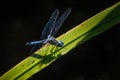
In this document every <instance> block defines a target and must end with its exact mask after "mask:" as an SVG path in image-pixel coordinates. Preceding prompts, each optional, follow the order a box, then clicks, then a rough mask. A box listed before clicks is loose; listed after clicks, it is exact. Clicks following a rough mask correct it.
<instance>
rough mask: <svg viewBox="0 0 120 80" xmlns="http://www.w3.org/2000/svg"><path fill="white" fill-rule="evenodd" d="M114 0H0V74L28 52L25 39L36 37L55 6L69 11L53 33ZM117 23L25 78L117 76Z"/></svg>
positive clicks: (100, 79) (102, 79) (98, 79)
mask: <svg viewBox="0 0 120 80" xmlns="http://www.w3.org/2000/svg"><path fill="white" fill-rule="evenodd" d="M117 1H118V0H63V1H62V0H39V1H31V0H29V1H22V0H19V1H18V0H17V1H11V0H10V1H2V2H0V4H1V5H0V14H1V15H0V36H1V38H0V75H2V74H4V73H5V72H6V71H8V70H9V69H11V68H12V67H13V66H15V65H16V64H17V63H19V62H20V61H22V60H23V59H25V58H26V57H28V56H29V51H30V49H31V47H29V46H25V42H27V41H33V40H39V39H40V34H41V31H42V29H43V27H44V25H45V23H46V22H47V20H48V19H49V17H50V15H51V14H52V12H53V11H54V10H55V9H59V10H60V14H62V13H63V12H64V11H65V10H66V9H67V8H72V12H71V14H70V15H69V17H68V18H67V20H66V21H65V23H64V24H63V25H62V27H61V29H60V31H59V32H58V34H57V35H56V36H59V35H61V34H63V33H64V32H66V31H68V30H69V29H71V28H73V27H74V26H76V25H78V24H80V23H81V22H83V21H84V20H86V19H88V18H90V17H92V16H93V15H95V14H97V13H98V12H100V11H102V10H104V9H106V8H107V7H109V6H111V5H113V4H114V3H116V2H117ZM119 76H120V24H118V25H116V26H114V27H113V28H111V29H109V30H107V31H106V32H104V33H102V34H100V35H99V36H96V37H94V38H93V39H91V40H89V41H87V42H85V43H84V44H82V45H80V46H78V47H77V48H75V49H74V50H72V51H71V52H69V53H68V54H67V55H65V56H63V57H61V58H59V59H58V60H57V61H55V62H53V63H52V64H51V65H49V66H48V67H47V68H45V69H43V70H42V71H40V72H38V73H37V74H35V75H33V76H32V77H31V78H30V79H29V80H120V77H119Z"/></svg>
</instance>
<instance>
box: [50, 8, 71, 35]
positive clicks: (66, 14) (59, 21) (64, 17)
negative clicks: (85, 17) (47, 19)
mask: <svg viewBox="0 0 120 80" xmlns="http://www.w3.org/2000/svg"><path fill="white" fill-rule="evenodd" d="M70 12H71V8H68V9H67V10H66V11H65V12H64V13H63V15H62V16H61V17H60V18H59V19H58V20H57V22H56V23H55V25H54V29H53V30H52V32H51V35H52V36H55V35H56V33H57V32H58V30H59V29H60V27H61V25H62V24H63V22H64V21H65V19H66V18H67V17H68V15H69V14H70Z"/></svg>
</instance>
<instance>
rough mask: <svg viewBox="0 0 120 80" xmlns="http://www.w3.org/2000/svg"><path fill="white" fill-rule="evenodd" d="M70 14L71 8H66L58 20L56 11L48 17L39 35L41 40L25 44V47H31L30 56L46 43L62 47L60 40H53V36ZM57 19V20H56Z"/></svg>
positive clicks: (57, 11)
mask: <svg viewBox="0 0 120 80" xmlns="http://www.w3.org/2000/svg"><path fill="white" fill-rule="evenodd" d="M70 12H71V8H68V9H67V10H66V11H65V12H64V13H63V14H62V16H61V17H59V18H58V14H59V10H58V9H56V10H55V11H54V12H53V13H52V15H51V16H50V18H49V20H48V22H47V23H46V24H45V27H44V28H43V31H42V33H41V40H38V41H32V42H27V43H26V45H28V46H31V45H33V47H32V49H31V51H30V54H32V53H33V52H35V51H36V50H38V49H39V48H40V47H42V46H43V45H45V44H46V43H50V44H52V45H55V46H58V47H62V46H63V45H64V42H63V41H62V40H59V41H57V40H56V39H55V37H54V36H55V35H56V33H57V32H58V30H59V29H60V27H61V26H62V24H63V23H64V21H65V20H66V18H67V17H68V15H69V14H70ZM57 18H58V19H57Z"/></svg>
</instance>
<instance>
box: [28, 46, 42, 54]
mask: <svg viewBox="0 0 120 80" xmlns="http://www.w3.org/2000/svg"><path fill="white" fill-rule="evenodd" d="M41 46H42V44H35V45H33V47H32V49H31V51H30V53H29V54H30V55H31V54H33V52H35V51H37V50H38V49H39V48H41Z"/></svg>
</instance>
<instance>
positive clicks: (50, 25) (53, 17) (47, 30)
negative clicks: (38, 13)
mask: <svg viewBox="0 0 120 80" xmlns="http://www.w3.org/2000/svg"><path fill="white" fill-rule="evenodd" d="M58 14H59V10H58V9H56V10H55V11H54V12H53V13H52V15H51V17H50V18H49V20H48V22H47V24H46V25H45V27H44V29H43V31H42V34H41V39H46V38H47V36H48V35H49V34H50V32H51V31H53V28H54V25H55V22H56V19H57V17H58Z"/></svg>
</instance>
